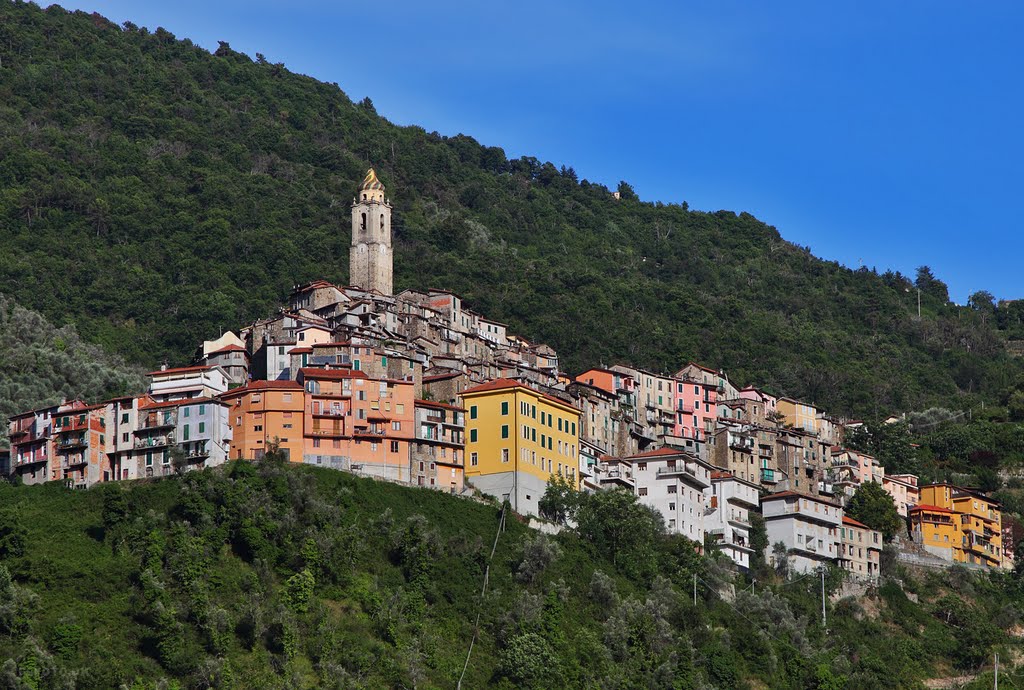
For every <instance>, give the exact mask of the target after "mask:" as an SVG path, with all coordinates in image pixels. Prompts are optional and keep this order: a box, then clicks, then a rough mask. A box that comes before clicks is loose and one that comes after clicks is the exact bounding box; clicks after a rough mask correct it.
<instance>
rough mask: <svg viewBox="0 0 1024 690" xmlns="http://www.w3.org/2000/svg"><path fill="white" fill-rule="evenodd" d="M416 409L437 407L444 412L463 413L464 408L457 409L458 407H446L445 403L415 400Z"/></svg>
mask: <svg viewBox="0 0 1024 690" xmlns="http://www.w3.org/2000/svg"><path fill="white" fill-rule="evenodd" d="M416 407H437V408H440V409H444V410H455V411H457V412H465V411H466V408H465V407H459V406H458V405H448V404H446V403H440V402H434V401H433V400H417V401H416Z"/></svg>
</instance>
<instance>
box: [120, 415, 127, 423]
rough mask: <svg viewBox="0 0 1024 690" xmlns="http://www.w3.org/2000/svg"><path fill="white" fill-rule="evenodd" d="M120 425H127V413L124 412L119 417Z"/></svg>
mask: <svg viewBox="0 0 1024 690" xmlns="http://www.w3.org/2000/svg"><path fill="white" fill-rule="evenodd" d="M121 423H122V424H127V423H128V413H127V412H125V413H124V414H122V415H121Z"/></svg>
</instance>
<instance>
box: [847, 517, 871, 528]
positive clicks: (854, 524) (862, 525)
mask: <svg viewBox="0 0 1024 690" xmlns="http://www.w3.org/2000/svg"><path fill="white" fill-rule="evenodd" d="M843 524H844V525H853V526H854V527H860V528H861V529H871V528H870V527H868V526H867V525H865V524H864V523H863V522H857V521H856V520H854V519H853V518H848V517H846V516H845V515H844V516H843Z"/></svg>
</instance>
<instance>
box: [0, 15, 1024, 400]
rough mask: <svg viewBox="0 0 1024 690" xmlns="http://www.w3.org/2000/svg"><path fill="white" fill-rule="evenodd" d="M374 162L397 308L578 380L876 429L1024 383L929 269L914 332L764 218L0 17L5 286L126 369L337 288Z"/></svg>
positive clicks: (200, 61) (184, 51)
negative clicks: (894, 417) (683, 392)
mask: <svg viewBox="0 0 1024 690" xmlns="http://www.w3.org/2000/svg"><path fill="white" fill-rule="evenodd" d="M227 30H228V29H227V28H225V31H227ZM339 79H340V80H342V81H344V75H339ZM494 143H500V142H494ZM646 144H648V145H651V146H655V145H656V142H646ZM638 145H640V146H643V145H645V142H643V141H640V142H638ZM369 165H373V166H376V168H377V170H378V172H379V173H380V175H381V177H382V179H383V181H384V182H385V184H386V185H387V187H388V193H389V195H390V196H391V197H392V199H393V201H394V204H395V209H396V225H395V227H396V288H397V289H402V288H407V287H420V288H422V287H443V288H448V289H451V290H454V291H457V292H459V293H461V294H463V295H464V296H465V297H466V298H467V300H468V301H469V302H470V303H471V304H472V305H473V306H474V307H475V308H476V309H478V310H479V311H481V312H483V313H485V314H487V315H489V316H491V317H492V318H496V319H499V320H502V321H505V322H507V323H509V324H510V326H511V327H512V329H513V331H514V332H518V333H521V334H523V335H525V336H527V337H529V338H531V339H535V340H540V341H547V342H549V343H550V344H552V345H553V346H555V347H556V348H557V349H558V350H559V351H560V353H561V354H562V358H563V360H562V361H563V363H564V365H565V368H567V369H568V370H570V371H575V370H578V369H579V368H581V367H583V366H589V365H596V364H600V363H602V362H604V363H611V362H615V361H623V362H628V363H633V364H636V365H640V366H645V367H650V368H655V369H661V370H674V369H675V368H677V367H678V366H679V365H680V364H681V363H683V362H684V361H686V360H690V359H695V360H699V361H701V362H703V363H705V364H708V365H711V366H716V367H722V368H725V369H726V370H727V371H729V372H730V374H731V375H732V376H733V377H734V378H735V379H737V380H739V381H741V382H743V383H754V384H759V385H762V386H765V387H767V388H768V389H769V390H772V391H773V392H775V393H778V394H789V395H794V396H800V397H804V398H807V399H810V400H812V401H814V402H817V403H818V404H820V405H824V406H826V407H827V408H828V409H830V410H831V411H833V412H835V413H851V414H858V415H873V414H875V413H881V412H886V411H888V410H892V409H906V408H914V407H922V406H924V405H925V404H927V403H941V404H943V405H946V406H954V405H955V404H959V400H960V397H961V396H962V395H968V396H974V395H978V394H980V395H981V396H983V397H992V396H994V395H996V394H998V393H1001V392H1002V391H1003V390H1004V389H1005V388H1006V386H1007V385H1009V384H1010V383H1011V382H1012V379H1013V377H1014V375H1015V373H1016V372H1017V371H1019V366H1018V364H1017V363H1016V361H1012V360H1010V359H1008V358H1007V356H1006V355H1005V354H1004V347H1003V342H1002V340H1001V338H1000V336H999V334H998V332H997V331H996V330H994V329H993V327H992V324H993V323H995V322H996V321H997V320H996V319H989V318H987V317H986V316H985V315H984V314H982V313H980V312H979V310H977V309H968V308H963V309H958V308H956V307H953V306H952V305H949V304H947V302H946V296H945V288H944V286H943V285H942V284H941V282H939V281H938V280H936V279H934V277H932V276H931V275H930V272H924V273H923V274H922V276H921V277H919V279H918V280H917V281H916V286H917V287H922V288H923V295H922V297H923V311H924V314H923V318H922V319H921V320H917V319H916V318H915V316H916V301H917V294H916V290H915V289H913V288H914V285H912V283H911V282H910V281H909V280H908V279H906V278H904V277H903V276H900V275H898V274H891V273H886V274H884V275H878V274H876V273H874V272H872V271H869V270H860V271H851V270H849V269H847V268H844V267H842V266H840V265H838V264H836V263H832V262H825V261H822V260H819V259H817V258H815V257H814V256H812V255H811V254H810V252H809V251H807V250H806V249H803V248H800V247H797V246H794V245H792V244H789V243H787V242H785V241H784V240H783V239H782V238H781V236H780V234H779V232H778V231H777V230H776V229H775V228H773V227H770V226H769V225H766V224H765V223H763V222H761V221H759V220H757V219H756V218H753V217H752V216H750V215H748V214H739V215H737V214H736V213H733V212H730V211H719V212H715V213H707V212H698V211H691V210H689V209H688V208H687V206H686V204H682V205H663V204H661V203H644V202H641V201H639V200H637V199H636V198H635V195H633V194H632V193H631V190H630V188H629V186H628V185H622V186H621V191H622V192H623V198H622V200H621V201H616V200H614V199H613V198H612V196H611V194H610V192H609V190H608V189H607V188H605V187H604V186H603V185H598V184H592V183H588V182H587V181H585V180H580V179H577V178H578V176H577V174H576V173H575V172H574V171H573V170H572V169H571V168H566V167H561V166H555V165H552V164H551V163H545V162H542V161H538V160H536V159H532V158H521V159H518V160H509V159H508V158H507V157H506V155H505V154H504V152H503V151H502V149H500V148H497V147H488V146H483V145H481V144H479V143H477V142H476V141H474V140H473V139H472V138H470V137H468V136H463V135H459V136H450V137H448V136H442V135H440V134H438V133H429V132H425V131H424V130H423V129H421V128H418V127H398V126H395V125H393V124H391V123H389V122H388V121H386V120H385V119H384V118H382V117H381V116H379V115H378V114H377V113H376V112H375V111H374V108H373V105H372V104H371V103H370V102H369V100H366V101H363V102H361V103H353V102H352V101H351V100H350V99H349V98H348V97H346V95H345V93H344V92H343V91H342V90H341V89H339V87H338V86H337V85H334V84H326V83H322V82H318V81H316V80H314V79H311V78H307V77H304V76H300V75H296V74H292V73H290V72H289V71H288V70H287V69H286V68H285V67H284V65H282V64H279V63H275V62H272V61H268V60H266V59H265V58H263V57H262V56H260V55H257V56H256V57H255V58H250V57H249V56H246V55H242V54H239V53H237V52H235V51H233V50H232V49H231V48H230V47H229V46H228V44H227V43H223V44H222V45H221V47H220V48H219V49H218V50H217V51H216V53H215V54H210V53H209V52H207V51H205V50H203V49H200V48H198V47H197V46H195V45H193V44H192V43H191V42H189V41H188V40H179V39H177V38H175V37H174V36H173V35H171V34H170V33H168V32H167V31H165V30H162V29H156V30H147V29H145V28H141V27H137V26H134V25H132V24H130V23H128V24H126V25H125V26H124V27H119V26H116V25H114V24H112V23H111V22H109V21H107V20H105V19H103V18H102V17H99V16H97V15H92V16H90V15H86V14H82V13H76V14H70V13H67V12H66V11H64V10H62V9H60V8H59V7H50V8H49V9H47V10H45V11H44V10H41V9H39V8H38V7H37V6H35V5H30V4H22V3H18V2H11V0H0V281H2V282H0V285H2V286H3V289H4V290H5V291H7V292H9V293H10V294H11V295H12V296H13V297H14V298H16V299H17V300H18V301H19V302H21V303H22V304H24V305H26V306H28V307H31V308H33V309H37V310H39V311H41V312H43V313H44V314H45V315H47V316H48V317H49V318H51V319H53V320H54V321H56V322H57V323H64V322H66V321H72V322H74V323H75V324H77V326H78V328H79V330H80V332H81V333H82V334H83V335H84V336H85V337H86V338H87V339H89V340H92V341H94V342H97V343H100V344H102V345H103V346H105V347H107V348H109V349H111V350H113V351H116V352H118V353H121V354H124V355H125V356H127V357H129V358H130V359H131V360H134V361H137V362H140V363H143V364H145V365H153V364H155V363H157V362H158V361H160V360H162V359H171V360H174V361H181V360H182V359H183V358H185V357H186V356H187V355H189V354H190V353H191V352H192V351H193V350H194V348H195V345H196V343H197V342H198V341H199V340H201V339H203V338H209V337H211V336H214V335H216V334H218V333H219V332H220V331H222V330H223V329H227V328H236V327H238V326H239V325H241V324H244V323H247V322H249V321H251V320H252V319H254V318H257V317H262V316H264V315H266V314H267V313H268V312H270V311H271V310H273V309H274V308H275V307H276V305H278V304H280V303H281V302H282V300H283V299H284V298H285V296H286V295H287V293H288V291H289V289H290V288H291V287H292V286H293V285H294V284H296V283H298V282H302V281H306V280H310V279H314V278H321V277H322V278H326V279H329V280H333V281H339V282H345V281H346V279H347V275H346V273H347V256H348V254H347V248H348V242H349V228H348V225H349V216H348V205H349V203H350V201H351V199H352V196H353V193H354V191H355V188H356V185H357V183H358V180H359V179H361V177H362V175H363V174H364V172H365V170H366V168H367V167H368V166H369ZM866 203H870V200H866Z"/></svg>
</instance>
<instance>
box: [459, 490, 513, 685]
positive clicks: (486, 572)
mask: <svg viewBox="0 0 1024 690" xmlns="http://www.w3.org/2000/svg"><path fill="white" fill-rule="evenodd" d="M506 495H507V494H506ZM508 505H509V502H508V501H507V500H506V501H505V503H503V504H502V516H501V519H499V520H498V531H497V532H496V533H495V544H494V546H492V547H490V556H488V557H487V565H486V567H484V569H483V589H481V590H480V601H479V602H478V603H477V605H476V622H475V623H473V637H472V638H471V639H470V641H469V651H467V652H466V663H465V664H463V666H462V674H461V675H460V676H459V682H458V683H457V684H456V686H455V687H456V690H462V681H463V679H464V678H466V670H467V669H469V659H470V657H471V656H472V655H473V646H474V645H475V644H476V639H477V638H478V637H479V635H480V614H481V613H482V612H483V598H484V597H485V596H486V594H487V584H488V583H489V581H490V563H492V561H494V560H495V552H496V551H497V550H498V537H499V536H501V534H502V532H503V531H505V511H506V510H507V509H508Z"/></svg>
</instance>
